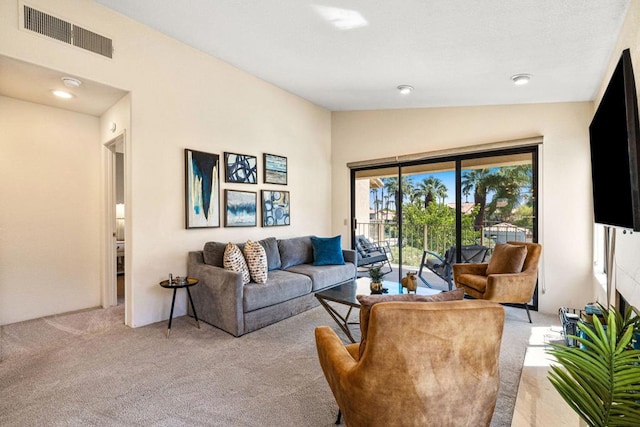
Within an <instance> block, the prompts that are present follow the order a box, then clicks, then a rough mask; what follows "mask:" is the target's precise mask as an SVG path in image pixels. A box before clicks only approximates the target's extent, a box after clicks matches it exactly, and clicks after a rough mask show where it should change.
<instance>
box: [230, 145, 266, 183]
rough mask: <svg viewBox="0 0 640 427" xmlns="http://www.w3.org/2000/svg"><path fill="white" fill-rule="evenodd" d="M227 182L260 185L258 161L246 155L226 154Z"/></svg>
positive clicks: (254, 157)
mask: <svg viewBox="0 0 640 427" xmlns="http://www.w3.org/2000/svg"><path fill="white" fill-rule="evenodd" d="M224 165H225V169H224V171H225V174H224V179H225V182H237V183H241V184H257V183H258V159H257V157H256V156H249V155H246V154H236V153H226V152H225V153H224Z"/></svg>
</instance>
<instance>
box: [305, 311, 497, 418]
mask: <svg viewBox="0 0 640 427" xmlns="http://www.w3.org/2000/svg"><path fill="white" fill-rule="evenodd" d="M469 319H473V321H472V322H470V321H469ZM360 326H361V328H366V329H364V330H366V332H367V339H366V347H365V348H364V349H360V348H359V347H360V346H361V345H364V344H362V343H361V344H350V345H347V346H345V345H344V344H343V343H342V341H341V340H340V338H338V336H337V335H336V333H335V332H334V331H333V329H331V328H330V327H328V326H321V327H318V328H316V331H315V334H316V345H317V349H318V356H319V359H320V365H321V366H322V370H323V371H324V374H325V377H326V378H327V382H328V383H329V387H330V388H331V391H332V392H333V395H334V397H335V399H336V402H337V403H338V407H339V408H340V411H341V412H342V414H343V415H344V420H345V423H346V424H347V425H348V426H385V427H386V426H391V425H403V426H424V425H450V426H488V425H489V423H490V421H491V417H492V415H493V411H494V409H495V404H496V398H497V393H498V386H499V376H498V362H499V355H500V344H501V339H502V329H503V326H504V309H503V308H502V307H501V306H500V305H499V304H496V303H492V302H488V301H469V300H466V301H444V302H380V303H377V304H375V305H373V306H372V308H371V313H370V317H369V321H368V327H367V325H363V324H361V325H360ZM363 342H365V341H363ZM361 350H362V351H361ZM359 354H362V356H359Z"/></svg>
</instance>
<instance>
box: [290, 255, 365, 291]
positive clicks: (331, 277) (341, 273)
mask: <svg viewBox="0 0 640 427" xmlns="http://www.w3.org/2000/svg"><path fill="white" fill-rule="evenodd" d="M287 271H291V272H293V273H298V274H304V275H305V276H307V277H309V278H310V279H311V281H312V282H313V289H312V291H313V292H316V291H319V290H321V289H323V288H326V287H327V286H332V285H336V284H338V283H342V282H346V281H347V280H353V278H354V277H355V266H354V265H353V264H352V263H350V262H347V263H344V264H343V265H322V266H319V265H313V264H298V265H294V266H293V267H289V268H287Z"/></svg>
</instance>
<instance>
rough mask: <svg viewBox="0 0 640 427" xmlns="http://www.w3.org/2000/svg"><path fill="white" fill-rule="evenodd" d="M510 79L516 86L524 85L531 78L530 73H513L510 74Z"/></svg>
mask: <svg viewBox="0 0 640 427" xmlns="http://www.w3.org/2000/svg"><path fill="white" fill-rule="evenodd" d="M511 80H513V83H514V84H516V85H518V86H521V85H526V84H527V83H529V80H531V74H514V75H513V76H511Z"/></svg>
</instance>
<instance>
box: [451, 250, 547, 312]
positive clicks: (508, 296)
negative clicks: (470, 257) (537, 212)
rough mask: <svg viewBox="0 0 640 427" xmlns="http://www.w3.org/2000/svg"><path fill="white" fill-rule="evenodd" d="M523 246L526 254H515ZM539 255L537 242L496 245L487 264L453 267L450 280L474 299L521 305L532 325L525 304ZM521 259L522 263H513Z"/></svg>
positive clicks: (529, 297)
mask: <svg viewBox="0 0 640 427" xmlns="http://www.w3.org/2000/svg"><path fill="white" fill-rule="evenodd" d="M512 247H516V248H515V249H513V248H512ZM523 247H524V248H525V250H526V253H525V254H524V255H523V254H522V253H517V252H518V251H519V249H520V248H523ZM499 249H505V250H504V251H500V250H499ZM520 252H521V250H520ZM541 254H542V245H540V244H539V243H527V242H514V241H510V242H507V245H496V248H495V250H494V253H493V255H492V256H491V259H490V260H489V263H483V264H454V265H453V281H454V282H455V285H456V287H457V288H463V289H464V291H465V293H466V294H467V295H469V296H471V297H473V298H478V299H484V300H489V301H495V302H500V303H515V304H523V305H524V307H525V309H526V310H527V317H528V318H529V323H531V314H529V307H528V303H529V301H531V298H532V297H533V292H534V290H535V288H536V282H537V279H538V263H539V261H540V255H541ZM520 256H522V257H523V258H524V261H522V260H521V259H520V260H516V258H519V257H520Z"/></svg>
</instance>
